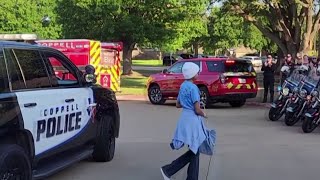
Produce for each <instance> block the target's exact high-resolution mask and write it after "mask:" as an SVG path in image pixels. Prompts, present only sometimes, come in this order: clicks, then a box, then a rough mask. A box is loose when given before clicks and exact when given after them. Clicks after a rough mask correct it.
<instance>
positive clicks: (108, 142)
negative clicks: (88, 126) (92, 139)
mask: <svg viewBox="0 0 320 180" xmlns="http://www.w3.org/2000/svg"><path fill="white" fill-rule="evenodd" d="M98 128H99V129H98V136H97V139H96V144H95V147H94V151H93V159H94V160H95V161H97V162H109V161H111V160H112V159H113V157H114V152H115V137H114V135H113V131H114V129H113V128H114V127H113V118H112V117H111V116H109V115H104V116H103V117H102V118H101V120H100V122H99V126H98Z"/></svg>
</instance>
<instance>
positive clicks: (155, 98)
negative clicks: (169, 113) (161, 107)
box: [148, 85, 166, 104]
mask: <svg viewBox="0 0 320 180" xmlns="http://www.w3.org/2000/svg"><path fill="white" fill-rule="evenodd" d="M148 97H149V100H150V102H151V103H152V104H164V103H165V102H166V100H165V99H164V98H163V95H162V92H161V90H160V87H159V86H158V85H152V86H151V87H150V88H149V90H148Z"/></svg>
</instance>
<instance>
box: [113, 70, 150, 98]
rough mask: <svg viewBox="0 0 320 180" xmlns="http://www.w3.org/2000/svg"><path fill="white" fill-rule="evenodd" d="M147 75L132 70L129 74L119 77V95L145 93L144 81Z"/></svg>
mask: <svg viewBox="0 0 320 180" xmlns="http://www.w3.org/2000/svg"><path fill="white" fill-rule="evenodd" d="M147 79H148V77H147V76H144V75H143V74H140V73H137V72H134V74H132V75H131V76H122V77H121V92H120V93H119V94H120V95H144V94H145V93H146V87H145V85H146V82H147Z"/></svg>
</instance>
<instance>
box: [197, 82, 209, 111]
mask: <svg viewBox="0 0 320 180" xmlns="http://www.w3.org/2000/svg"><path fill="white" fill-rule="evenodd" d="M199 90H200V102H201V103H202V104H203V105H204V106H205V107H207V106H208V103H209V92H208V89H207V88H206V87H204V86H201V87H199Z"/></svg>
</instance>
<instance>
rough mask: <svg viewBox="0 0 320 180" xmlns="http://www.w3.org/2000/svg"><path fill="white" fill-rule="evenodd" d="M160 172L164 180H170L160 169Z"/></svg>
mask: <svg viewBox="0 0 320 180" xmlns="http://www.w3.org/2000/svg"><path fill="white" fill-rule="evenodd" d="M160 171H161V174H162V176H163V179H164V180H170V178H168V176H167V175H165V174H164V172H163V170H162V168H160Z"/></svg>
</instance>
